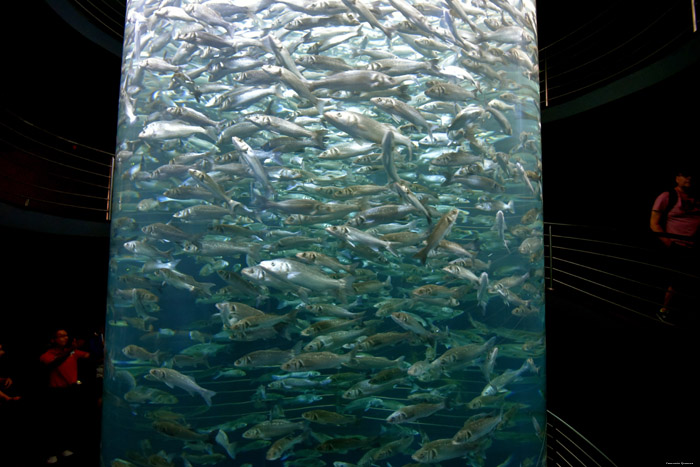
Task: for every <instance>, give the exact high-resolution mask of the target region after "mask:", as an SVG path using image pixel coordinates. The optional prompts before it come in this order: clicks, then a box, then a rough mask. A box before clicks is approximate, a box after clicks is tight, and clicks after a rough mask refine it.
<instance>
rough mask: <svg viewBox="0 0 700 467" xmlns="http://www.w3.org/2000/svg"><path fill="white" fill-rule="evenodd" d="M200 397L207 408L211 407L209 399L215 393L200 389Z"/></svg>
mask: <svg viewBox="0 0 700 467" xmlns="http://www.w3.org/2000/svg"><path fill="white" fill-rule="evenodd" d="M200 395H201V396H202V398H203V399H204V402H206V403H207V405H208V406H209V407H211V398H212V397H214V396H215V395H216V391H212V390H211V389H204V388H202V391H201V392H200Z"/></svg>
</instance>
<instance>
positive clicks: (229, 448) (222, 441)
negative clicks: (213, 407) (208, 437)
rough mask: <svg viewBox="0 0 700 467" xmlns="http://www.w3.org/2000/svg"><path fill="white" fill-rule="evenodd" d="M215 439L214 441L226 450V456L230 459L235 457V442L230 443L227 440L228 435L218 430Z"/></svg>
mask: <svg viewBox="0 0 700 467" xmlns="http://www.w3.org/2000/svg"><path fill="white" fill-rule="evenodd" d="M215 441H216V442H217V443H218V444H219V445H220V446H221V447H223V448H224V451H226V454H228V456H229V457H230V458H231V459H235V458H236V443H235V442H233V443H231V442H230V441H229V439H228V435H227V434H226V432H225V431H223V430H219V431H218V432H217V433H216V438H215Z"/></svg>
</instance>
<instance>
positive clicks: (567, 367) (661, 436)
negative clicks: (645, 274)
mask: <svg viewBox="0 0 700 467" xmlns="http://www.w3.org/2000/svg"><path fill="white" fill-rule="evenodd" d="M694 330H695V328H692V329H690V328H689V327H687V326H675V327H672V326H668V325H665V324H662V323H660V322H657V321H653V320H649V319H645V318H643V317H640V316H637V315H634V314H632V313H630V312H621V311H619V310H616V309H614V308H611V307H609V306H605V305H604V304H602V303H600V302H595V301H592V300H589V299H586V298H585V297H583V296H579V295H578V294H575V293H572V292H568V291H567V290H565V289H564V288H561V289H556V290H553V291H548V293H547V349H548V350H547V375H548V380H547V401H548V409H549V410H550V411H552V412H553V413H554V414H556V415H557V416H558V417H560V418H561V419H563V420H564V421H565V422H566V423H567V424H569V425H570V426H572V427H573V428H574V429H575V430H576V431H578V432H579V433H580V434H581V435H583V436H584V437H585V438H587V439H588V440H589V441H591V442H592V443H593V444H594V445H595V446H596V447H597V448H598V449H600V450H601V451H602V452H603V453H605V454H606V455H607V456H608V457H609V458H610V459H611V460H612V461H613V462H614V463H615V464H616V465H618V466H620V467H625V466H645V467H646V466H656V465H660V466H661V465H669V464H670V463H673V462H686V463H688V462H695V463H697V462H698V461H700V458H699V457H698V449H697V448H695V445H696V444H695V443H696V439H695V438H696V436H695V434H696V432H697V429H696V428H695V426H696V423H697V413H698V410H697V408H696V406H697V404H696V401H695V398H694V396H695V392H696V387H695V385H694V381H695V373H696V372H697V371H696V369H697V367H698V365H697V358H696V356H697V351H696V348H695V342H696V341H697V338H696V334H695V333H694ZM96 400H97V399H96V396H95V397H94V398H92V397H90V398H88V399H87V402H88V404H87V405H86V406H85V407H84V408H83V409H82V410H81V411H79V412H77V413H76V414H75V417H76V418H77V419H79V420H80V423H79V425H78V429H77V433H76V435H77V436H76V440H77V442H76V446H75V449H74V450H75V455H74V456H71V457H70V458H60V459H59V462H58V463H57V464H54V465H57V466H80V467H82V466H86V467H97V466H99V465H100V464H99V429H100V426H99V410H97V405H96V403H95V404H93V403H92V401H94V402H96ZM8 407H9V406H7V405H5V406H0V422H1V425H0V426H1V429H2V439H1V440H0V441H1V442H2V445H3V446H4V447H3V449H1V450H0V466H2V467H6V466H7V467H14V466H18V467H20V466H21V467H27V466H29V467H31V466H35V465H36V466H38V465H45V464H44V462H45V459H46V457H47V452H45V450H44V449H43V446H44V445H45V443H44V440H45V439H46V437H47V436H51V432H52V430H54V429H61V427H62V426H63V425H62V422H61V421H60V420H53V419H51V417H50V416H47V414H46V413H43V412H41V410H37V409H38V408H40V407H41V393H36V392H32V391H28V393H27V396H26V397H25V399H24V400H22V401H20V402H19V403H17V405H16V406H14V408H15V409H14V411H13V410H8ZM2 456H4V457H2Z"/></svg>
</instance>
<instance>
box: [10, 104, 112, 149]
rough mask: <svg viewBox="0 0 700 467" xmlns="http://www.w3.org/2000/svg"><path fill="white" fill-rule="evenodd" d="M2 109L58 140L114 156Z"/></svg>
mask: <svg viewBox="0 0 700 467" xmlns="http://www.w3.org/2000/svg"><path fill="white" fill-rule="evenodd" d="M4 110H5V111H6V112H7V113H9V114H11V115H12V116H14V117H15V118H16V119H17V120H20V121H21V122H23V123H24V124H25V125H29V126H31V127H32V128H36V129H37V130H40V131H43V132H44V133H46V134H48V135H51V136H53V137H54V138H58V139H60V140H62V141H65V142H67V143H70V144H75V145H76V146H80V147H82V148H86V149H90V150H92V151H96V152H99V153H102V154H106V155H107V156H109V157H114V152H109V151H105V150H104V149H99V148H94V147H92V146H88V145H87V144H83V143H79V142H77V141H73V140H71V139H68V138H65V137H63V136H61V135H57V134H56V133H53V132H51V131H49V130H47V129H45V128H42V127H40V126H38V125H35V124H34V123H32V122H30V121H28V120H26V119H24V118H22V117H20V116H19V115H17V114H16V113H14V112H13V111H11V110H9V109H4Z"/></svg>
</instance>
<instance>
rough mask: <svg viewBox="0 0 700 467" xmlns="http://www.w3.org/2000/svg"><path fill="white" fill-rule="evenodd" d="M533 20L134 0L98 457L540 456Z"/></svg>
mask: <svg viewBox="0 0 700 467" xmlns="http://www.w3.org/2000/svg"><path fill="white" fill-rule="evenodd" d="M536 38H537V26H536V18H535V8H534V1H533V0H442V1H437V0H431V1H430V2H422V1H418V0H375V1H372V0H316V1H310V0H202V1H189V0H131V1H130V2H129V4H128V7H127V17H126V28H125V42H124V52H123V53H124V55H123V67H122V85H121V89H120V119H119V130H118V151H117V165H116V168H115V176H114V187H113V198H114V199H113V213H112V214H113V216H112V218H113V221H112V253H111V262H110V279H109V297H108V316H107V319H108V333H107V358H106V372H105V398H104V416H103V420H104V421H103V446H102V449H103V462H104V463H105V465H111V466H113V467H126V466H132V465H138V466H175V465H178V466H179V465H184V466H190V465H267V464H268V463H270V464H284V465H285V466H297V465H304V466H307V467H309V466H323V465H334V466H337V467H342V466H352V465H358V466H369V465H412V464H411V463H418V464H440V465H539V464H540V463H543V462H544V460H543V459H544V458H545V457H544V454H543V449H544V448H543V444H544V442H543V436H544V435H543V432H542V428H541V427H542V426H545V423H544V404H545V401H544V355H545V339H544V299H543V292H544V291H543V281H544V279H543V275H542V269H543V268H542V261H543V259H542V258H543V244H542V220H541V201H542V189H541V164H540V160H541V145H540V126H539V86H538V76H539V71H538V66H537V42H536ZM465 463H466V464H465Z"/></svg>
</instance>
